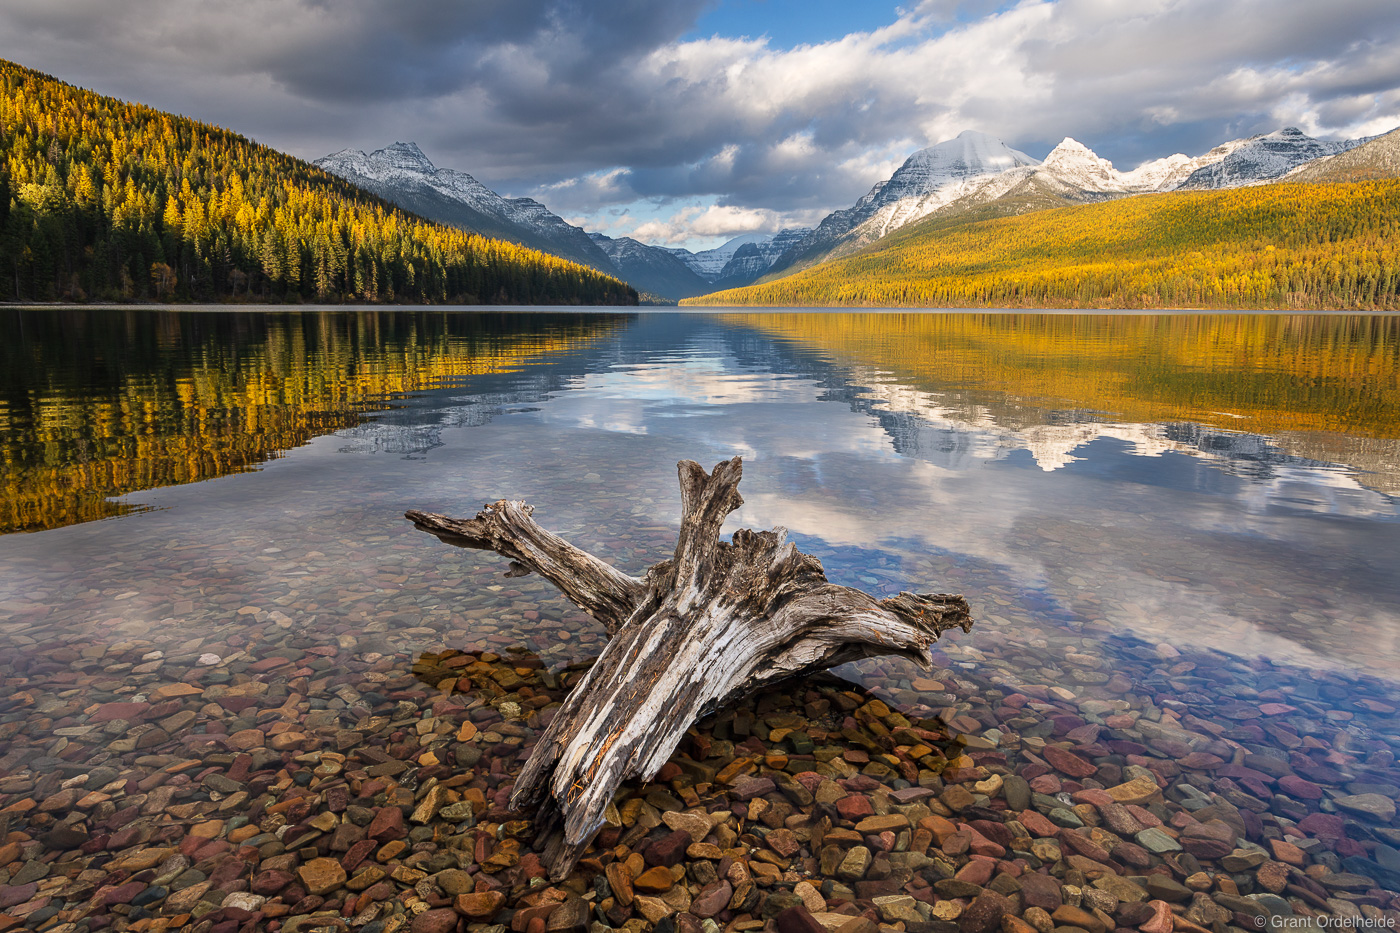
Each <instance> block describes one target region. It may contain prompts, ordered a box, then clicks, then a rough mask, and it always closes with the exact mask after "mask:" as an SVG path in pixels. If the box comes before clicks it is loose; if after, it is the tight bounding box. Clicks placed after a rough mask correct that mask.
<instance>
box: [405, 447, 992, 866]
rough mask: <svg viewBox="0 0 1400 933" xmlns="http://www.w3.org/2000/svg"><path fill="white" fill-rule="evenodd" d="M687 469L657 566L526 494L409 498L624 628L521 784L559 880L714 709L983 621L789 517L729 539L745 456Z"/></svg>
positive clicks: (429, 526) (446, 531)
mask: <svg viewBox="0 0 1400 933" xmlns="http://www.w3.org/2000/svg"><path fill="white" fill-rule="evenodd" d="M679 472H680V485H681V529H680V536H679V539H678V541H677V542H676V551H675V556H674V557H673V558H672V559H670V560H666V561H662V562H661V563H659V564H657V565H655V566H653V567H652V568H651V569H649V570H648V571H647V572H646V574H645V576H643V577H642V578H641V579H638V578H636V577H630V576H628V575H626V574H623V573H620V572H619V571H617V570H616V569H614V568H613V567H611V566H610V565H608V564H607V563H605V562H604V561H602V560H600V559H598V558H596V557H594V556H592V555H591V554H588V553H586V552H584V551H582V550H579V549H578V548H575V547H574V546H573V545H571V544H569V543H568V542H566V541H564V540H563V539H562V538H559V537H558V536H556V535H553V534H550V533H549V532H547V531H545V530H544V529H542V528H540V527H539V525H537V524H536V523H535V521H534V519H533V518H532V517H531V508H530V506H528V505H526V504H525V503H523V502H515V501H506V500H502V501H499V502H496V503H493V504H491V505H488V506H486V507H485V508H484V509H483V510H482V511H481V512H479V513H478V514H477V516H476V517H475V518H472V519H465V520H463V519H452V518H447V517H446V516H442V515H434V514H431V513H426V512H417V511H413V512H408V513H406V517H407V518H408V519H409V520H410V521H412V522H413V523H414V524H415V525H416V526H417V527H418V528H420V529H422V530H423V531H428V532H430V533H432V534H435V535H437V536H438V537H439V538H441V539H442V540H443V541H446V542H448V543H449V544H456V545H459V546H462V547H470V548H479V549H484V550H492V551H495V552H497V553H498V554H501V555H502V556H505V557H507V558H509V559H510V560H511V562H512V563H511V570H510V571H509V572H510V573H511V574H517V575H518V574H520V573H523V572H535V573H539V574H540V575H541V576H543V577H545V579H547V580H549V581H550V582H551V583H553V584H554V585H555V586H557V587H558V588H559V589H560V590H561V591H562V592H563V593H564V595H565V596H567V597H568V598H569V599H570V600H572V601H573V602H574V603H576V604H577V605H579V606H580V607H581V608H583V609H584V610H586V611H587V612H589V613H591V614H592V615H593V616H594V617H595V618H597V619H598V620H599V621H600V622H601V623H602V624H603V625H604V626H605V627H606V628H607V630H608V632H609V634H610V635H611V636H612V638H611V640H610V641H609V642H608V644H607V647H606V648H605V649H604V650H603V653H602V655H601V656H600V657H599V658H598V660H597V662H596V663H595V664H594V665H593V667H592V669H591V670H589V672H588V673H587V675H585V677H584V679H583V680H582V681H581V682H580V683H579V684H578V685H577V686H576V687H575V688H574V689H573V691H572V692H571V693H570V694H569V695H568V697H567V698H566V699H565V701H564V704H563V706H562V708H561V709H560V710H559V711H558V713H557V714H556V715H555V717H554V720H553V721H552V722H551V723H550V725H549V727H548V729H546V730H545V733H544V734H543V735H542V736H541V737H540V739H539V741H538V743H537V744H536V745H535V748H534V752H533V754H531V756H530V759H529V760H528V761H527V762H526V764H525V767H524V769H523V771H522V772H521V774H520V776H519V778H518V779H517V780H516V782H515V786H514V790H513V793H512V796H511V806H512V807H515V808H520V807H526V806H535V807H537V808H538V812H537V815H536V825H537V829H538V830H539V833H540V836H539V838H541V839H543V840H544V844H545V848H544V854H545V859H546V864H547V865H548V867H549V870H550V874H551V876H552V877H553V878H554V879H555V880H561V879H562V878H563V877H565V876H566V875H567V874H568V873H569V870H570V869H571V868H572V867H573V865H574V863H575V862H576V861H577V859H578V857H579V855H580V854H582V852H583V851H584V849H585V848H586V847H587V845H588V843H589V842H590V841H591V840H592V838H593V836H594V834H596V833H597V831H598V830H599V829H600V828H601V827H602V825H603V814H604V811H605V809H606V808H607V806H608V804H609V802H610V801H611V800H612V799H613V796H614V795H615V794H616V792H617V789H618V786H619V785H620V784H621V783H622V782H623V781H624V780H627V779H628V778H632V777H638V778H641V779H642V780H648V779H650V778H651V777H652V776H653V775H655V774H656V772H657V771H658V770H660V768H661V766H662V765H664V764H665V763H666V761H667V760H668V759H669V758H670V757H671V754H672V753H673V752H674V751H675V749H676V746H677V745H678V744H679V742H680V740H681V738H682V736H684V734H685V731H686V730H687V729H688V728H689V727H690V726H691V724H692V723H694V722H695V721H696V720H697V719H699V718H701V717H702V716H704V715H705V714H706V713H708V712H710V711H712V710H715V709H718V708H719V707H721V706H723V705H725V704H726V703H727V702H729V701H731V700H733V699H736V698H738V697H740V696H742V695H745V694H748V693H751V692H754V691H757V690H759V689H761V688H763V687H766V686H768V685H770V684H773V683H775V682H777V681H781V680H785V679H787V678H790V677H795V676H798V675H800V674H803V673H806V672H810V671H814V670H820V669H825V668H829V667H834V666H836V665H838V664H841V663H843V662H845V661H852V660H856V659H858V658H866V657H874V656H879V655H900V656H903V657H907V658H909V659H910V660H911V661H913V662H914V663H915V664H918V665H920V666H921V667H923V668H925V669H927V668H928V667H929V666H930V658H929V646H930V645H932V643H933V642H934V641H936V640H937V639H938V637H939V635H940V634H942V633H943V632H944V631H946V630H948V629H950V628H955V627H956V628H961V629H962V630H963V631H965V632H966V631H968V630H969V629H970V628H971V626H972V617H971V613H970V610H969V608H968V605H967V601H966V600H965V599H963V597H961V596H951V595H946V594H933V595H914V594H911V593H900V594H899V595H898V596H893V597H889V598H887V599H875V598H874V597H872V596H870V595H868V594H866V593H863V592H861V591H860V590H856V589H852V588H850V587H845V586H836V585H835V584H832V583H829V582H828V581H827V579H826V574H825V573H824V572H823V571H822V566H821V562H820V561H819V560H817V558H815V557H812V556H811V555H809V554H803V553H801V552H799V551H798V550H797V548H796V547H795V546H794V545H792V544H791V543H789V542H788V541H787V540H786V536H787V532H786V531H785V530H784V529H781V528H779V529H776V530H773V531H750V530H747V529H741V530H739V531H736V532H735V533H734V535H733V540H732V542H725V541H721V540H720V537H719V534H720V526H721V525H722V524H723V523H724V519H725V517H726V516H727V515H728V514H729V513H730V512H732V511H734V510H735V509H737V508H738V507H739V506H740V505H742V504H743V499H742V498H741V497H740V495H739V492H738V485H739V480H740V478H741V476H742V472H743V470H742V465H741V462H740V459H739V458H738V457H735V458H734V459H732V460H728V461H725V462H722V463H719V464H717V465H716V466H715V468H714V471H713V472H712V473H709V474H707V473H706V472H705V471H704V469H703V468H702V467H701V466H700V465H699V464H698V463H695V462H694V461H690V460H683V461H681V463H680V464H679Z"/></svg>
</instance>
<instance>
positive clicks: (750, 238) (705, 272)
mask: <svg viewBox="0 0 1400 933" xmlns="http://www.w3.org/2000/svg"><path fill="white" fill-rule="evenodd" d="M767 238H768V237H765V235H764V234H762V233H746V234H744V235H743V236H736V237H735V238H734V239H732V240H728V241H726V242H724V243H722V244H721V245H719V246H716V247H715V248H714V249H705V250H701V251H700V252H698V253H693V252H691V251H690V250H688V249H679V248H676V247H671V248H668V249H667V250H666V251H667V252H668V253H670V254H671V255H672V256H675V257H676V258H677V259H679V260H680V261H681V262H683V263H685V264H686V265H687V266H689V267H690V268H691V269H692V270H693V271H694V272H695V274H696V275H698V276H700V278H702V279H704V280H705V281H706V282H713V281H714V280H715V279H717V278H719V276H720V273H721V272H723V271H724V267H725V265H726V264H727V263H728V262H729V260H731V259H733V258H734V254H735V253H736V252H737V251H738V250H739V248H740V247H741V246H744V245H746V244H749V243H759V242H762V241H763V240H765V239H767Z"/></svg>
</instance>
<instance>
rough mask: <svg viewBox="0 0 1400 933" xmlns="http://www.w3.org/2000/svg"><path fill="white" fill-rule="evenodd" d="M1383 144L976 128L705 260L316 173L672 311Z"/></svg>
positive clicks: (1340, 169) (545, 216) (442, 197)
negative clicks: (1015, 221) (1099, 149)
mask: <svg viewBox="0 0 1400 933" xmlns="http://www.w3.org/2000/svg"><path fill="white" fill-rule="evenodd" d="M1371 141H1372V140H1371V139H1354V140H1343V141H1328V140H1319V139H1314V138H1312V137H1310V136H1308V135H1307V134H1305V133H1303V132H1302V131H1301V130H1299V129H1296V128H1293V127H1288V128H1285V129H1282V130H1279V131H1277V132H1274V133H1268V134H1263V135H1258V136H1252V137H1248V138H1245V139H1236V140H1231V141H1229V142H1226V143H1222V144H1221V145H1219V146H1216V147H1214V148H1212V149H1211V150H1209V151H1208V152H1206V153H1203V154H1202V155H1199V156H1195V157H1189V156H1186V155H1184V154H1181V153H1177V154H1174V155H1170V156H1167V157H1165V158H1161V159H1156V160H1154V161H1151V162H1147V163H1144V164H1143V165H1140V166H1138V167H1137V168H1135V169H1133V170H1131V171H1119V170H1118V169H1116V168H1115V167H1114V166H1113V164H1112V163H1111V162H1109V161H1107V160H1106V159H1103V158H1100V157H1099V156H1098V155H1097V154H1095V153H1094V152H1093V151H1092V150H1091V149H1089V148H1088V147H1087V146H1085V145H1083V144H1082V143H1080V142H1078V141H1077V140H1074V139H1070V138H1068V137H1067V138H1065V139H1064V141H1062V142H1061V143H1060V144H1059V145H1058V146H1056V147H1055V148H1054V149H1053V150H1051V152H1050V153H1049V154H1048V155H1047V156H1046V157H1045V159H1043V160H1040V159H1036V158H1034V157H1033V156H1031V155H1028V154H1027V153H1024V152H1020V151H1018V150H1016V149H1013V148H1011V147H1009V146H1007V145H1006V144H1005V143H1003V142H1002V141H1001V140H999V139H997V138H996V137H994V136H990V135H988V134H985V133H978V132H975V131H967V132H964V133H961V134H959V135H958V136H957V137H955V138H954V139H950V140H946V141H944V142H941V143H938V144H937V145H934V146H930V147H928V148H926V149H921V150H919V151H918V152H916V153H914V154H913V155H911V156H910V157H909V158H908V159H907V160H906V161H905V162H904V164H903V165H901V166H900V168H899V169H898V170H897V171H896V172H895V173H894V174H893V175H892V176H891V177H890V178H888V179H886V180H885V181H882V182H879V183H878V184H876V185H875V186H874V187H872V188H871V189H870V191H869V192H867V193H866V194H865V195H864V196H863V197H861V198H860V199H859V200H857V201H856V203H855V204H853V205H852V206H851V207H849V208H845V209H843V210H838V211H834V212H832V213H831V214H829V215H827V217H826V218H824V219H823V220H822V221H821V223H820V224H818V225H817V226H816V227H814V228H810V229H806V228H795V229H785V230H780V231H778V232H777V233H772V234H748V235H745V236H741V237H736V238H734V239H732V240H730V241H728V242H727V243H725V244H723V245H722V246H719V247H716V248H715V249H711V250H705V251H702V252H692V251H691V250H687V249H675V248H667V247H663V246H657V245H652V244H648V243H643V242H640V241H638V240H636V239H633V238H631V237H616V238H614V237H609V236H606V235H604V234H601V233H590V232H587V231H585V230H583V229H582V228H580V227H578V226H575V225H573V224H570V223H568V222H567V221H565V220H564V219H563V218H561V217H559V216H558V215H557V214H554V213H552V212H551V211H550V210H549V209H548V208H547V207H546V206H545V205H543V204H541V203H539V202H538V201H535V200H533V199H530V198H504V197H501V196H500V195H498V194H497V193H496V192H494V191H492V190H491V189H490V188H488V187H487V186H486V185H483V184H482V183H481V182H479V181H477V180H476V179H475V178H473V177H472V176H471V175H469V174H467V173H465V172H461V171H457V170H454V169H450V168H438V167H437V166H435V165H434V164H433V163H432V161H431V160H430V159H429V158H428V157H427V156H426V155H425V154H424V153H423V152H422V150H421V149H420V148H419V147H418V146H417V145H416V144H414V143H411V142H409V143H404V142H396V143H394V144H392V145H390V146H387V147H385V148H383V149H379V150H376V151H374V152H371V153H365V152H361V151H359V150H354V149H346V150H343V151H341V152H337V153H333V154H331V155H328V156H326V157H324V158H322V159H318V160H317V161H316V165H318V166H320V167H321V168H323V169H325V170H327V171H329V172H331V173H333V174H335V175H339V176H340V177H342V178H344V179H346V180H348V181H350V182H352V183H354V184H355V185H357V186H359V187H362V188H365V189H367V190H369V191H372V192H374V193H375V194H377V195H379V196H380V197H383V198H385V199H386V200H389V201H392V202H394V203H396V204H399V205H400V206H402V207H404V208H406V209H408V210H411V211H413V212H415V213H417V214H420V215H422V216H424V217H427V218H429V219H432V220H436V221H438V222H440V223H446V224H452V225H454V226H459V227H462V228H464V229H468V230H472V231H475V232H478V233H481V234H483V235H485V236H491V237H498V238H503V239H507V240H510V241H512V242H515V243H519V244H521V245H523V246H528V247H530V248H532V249H538V250H542V251H544V252H549V253H553V254H555V255H557V256H560V257H562V258H566V259H570V260H573V261H575V262H580V263H583V264H584V265H587V266H590V267H592V268H594V269H597V270H598V271H600V272H603V273H605V274H607V275H611V276H615V277H617V278H620V279H622V280H624V281H626V282H628V283H629V284H631V285H632V286H633V287H634V288H636V289H637V290H638V291H639V292H640V293H642V295H643V298H644V300H647V299H649V300H652V301H661V302H670V301H677V300H683V299H687V298H695V297H698V296H704V295H709V294H714V293H717V292H723V291H728V290H732V289H737V288H742V287H744V286H748V285H751V284H754V283H760V284H762V283H767V282H773V281H777V280H779V279H781V278H783V277H785V276H789V275H793V274H795V273H798V272H800V271H802V270H804V269H808V268H811V267H813V266H816V265H819V264H821V263H824V262H828V261H831V260H835V259H840V258H842V257H846V256H850V255H853V254H855V253H857V252H859V251H861V250H863V249H866V248H868V247H870V246H871V245H872V244H875V243H878V242H880V241H881V240H883V239H884V238H885V237H888V236H889V235H890V234H892V233H894V232H895V231H897V230H901V229H903V228H905V227H908V226H910V225H911V224H916V223H919V222H922V221H926V220H929V219H931V218H940V219H942V220H949V219H952V218H958V217H965V218H967V219H969V220H970V219H986V218H988V217H995V216H1012V215H1018V214H1025V213H1029V212H1033V211H1040V210H1047V209H1052V208H1057V207H1065V206H1069V205H1075V204H1090V203H1095V202H1100V201H1109V200H1117V199H1122V198H1128V197H1132V196H1135V195H1142V194H1159V193H1165V192H1170V191H1216V190H1224V189H1231V188H1240V187H1248V186H1253V185H1260V184H1265V183H1269V182H1274V181H1278V180H1280V179H1283V178H1285V177H1286V178H1288V179H1289V180H1298V181H1320V180H1323V176H1324V175H1326V176H1327V178H1328V179H1329V180H1357V179H1358V178H1361V177H1366V178H1374V177H1393V176H1395V175H1396V174H1397V173H1400V166H1397V165H1395V164H1391V163H1388V162H1384V161H1383V160H1382V162H1380V163H1378V162H1377V161H1376V159H1375V157H1374V156H1365V157H1363V159H1362V162H1364V166H1362V164H1361V162H1357V164H1356V165H1352V163H1346V162H1336V160H1337V159H1339V158H1341V157H1343V156H1345V155H1346V154H1347V153H1350V152H1352V151H1354V150H1356V149H1357V148H1358V147H1361V146H1363V145H1364V144H1366V143H1368V142H1371ZM1353 161H1356V160H1353ZM1329 164H1332V168H1327V167H1326V166H1328V165H1329ZM1359 166H1360V167H1359ZM1309 172H1311V173H1312V174H1311V175H1309V174H1308V173H1309ZM1290 173H1291V174H1290ZM1343 176H1345V177H1343Z"/></svg>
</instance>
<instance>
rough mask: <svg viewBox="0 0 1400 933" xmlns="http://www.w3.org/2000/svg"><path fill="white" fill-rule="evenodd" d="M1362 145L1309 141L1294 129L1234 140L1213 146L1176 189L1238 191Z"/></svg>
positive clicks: (1356, 142) (1364, 140)
mask: <svg viewBox="0 0 1400 933" xmlns="http://www.w3.org/2000/svg"><path fill="white" fill-rule="evenodd" d="M1370 138H1374V137H1368V139H1370ZM1366 141H1367V139H1347V140H1339V141H1329V140H1323V139H1313V138H1312V137H1311V136H1309V135H1307V134H1306V133H1304V132H1303V131H1302V130H1300V129H1298V128H1297V127H1294V126H1289V127H1285V128H1284V129H1281V130H1277V131H1276V132H1273V133H1266V134H1263V135H1260V136H1251V137H1249V138H1248V139H1236V140H1232V141H1231V142H1228V143H1225V144H1224V145H1221V146H1216V147H1215V148H1214V149H1212V150H1211V151H1210V152H1208V153H1206V154H1205V156H1202V159H1209V160H1210V161H1208V162H1206V164H1204V165H1202V166H1201V167H1200V168H1197V169H1196V170H1195V171H1193V172H1192V173H1191V174H1190V176H1188V177H1187V178H1186V179H1185V181H1183V182H1182V183H1181V185H1180V187H1181V188H1183V189H1200V188H1238V187H1240V186H1242V185H1254V184H1258V183H1260V182H1264V181H1272V180H1273V179H1275V178H1278V177H1280V176H1282V175H1285V174H1287V173H1288V172H1290V171H1292V170H1293V169H1295V168H1297V167H1298V166H1300V165H1303V164H1305V163H1308V162H1311V161H1313V160H1314V159H1320V158H1322V157H1324V156H1330V155H1336V154H1338V153H1341V152H1346V151H1347V150H1349V149H1355V148H1356V147H1357V146H1359V145H1361V144H1362V143H1364V142H1366Z"/></svg>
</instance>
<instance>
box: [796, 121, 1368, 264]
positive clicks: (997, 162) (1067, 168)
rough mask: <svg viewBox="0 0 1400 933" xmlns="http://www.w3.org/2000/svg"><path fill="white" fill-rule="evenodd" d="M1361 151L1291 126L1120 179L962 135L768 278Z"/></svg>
mask: <svg viewBox="0 0 1400 933" xmlns="http://www.w3.org/2000/svg"><path fill="white" fill-rule="evenodd" d="M1364 142H1366V140H1346V141H1339V142H1332V141H1326V140H1318V139H1313V138H1312V137H1310V136H1308V135H1306V134H1304V133H1303V132H1302V131H1301V130H1299V129H1296V128H1294V127H1288V128H1286V129H1282V130H1279V131H1277V132H1274V133H1268V134H1264V135H1259V136H1252V137H1249V138H1248V139H1236V140H1232V141H1231V142H1227V143H1224V144H1222V145H1219V146H1216V147H1215V148H1214V149H1211V150H1210V151H1209V152H1207V153H1205V154H1203V155H1200V156H1196V157H1194V158H1192V157H1189V156H1186V155H1184V154H1182V153H1176V154H1174V155H1170V156H1167V157H1165V158H1162V159H1155V160H1153V161H1150V162H1145V163H1143V164H1142V165H1139V166H1138V167H1137V168H1135V169H1133V170H1132V171H1127V172H1121V171H1119V170H1117V169H1116V168H1114V166H1113V163H1112V162H1109V161H1108V160H1107V159H1104V158H1101V157H1100V156H1098V155H1097V154H1096V153H1094V151H1093V150H1091V149H1089V148H1088V147H1087V146H1085V145H1084V144H1083V143H1080V142H1079V141H1078V140H1075V139H1072V138H1070V137H1065V139H1064V140H1063V141H1062V142H1061V143H1060V144H1059V145H1057V146H1056V147H1055V148H1054V149H1053V150H1051V152H1050V154H1049V155H1047V156H1046V157H1045V160H1044V161H1043V162H1040V161H1037V160H1036V159H1034V158H1032V157H1031V156H1028V155H1026V154H1025V153H1024V152H1019V151H1017V150H1015V149H1012V148H1010V147H1009V146H1007V145H1005V144H1004V143H1002V142H1001V140H999V139H996V138H995V137H993V136H988V135H986V134H985V133H975V132H971V131H968V132H964V133H962V134H960V135H959V136H958V137H957V138H955V139H950V140H947V141H945V142H941V143H939V144H937V145H936V146H931V147H929V148H928V149H923V150H920V151H919V152H916V153H914V154H913V155H912V156H910V157H909V159H908V161H906V162H905V163H904V165H902V166H901V167H900V168H899V170H898V171H896V172H895V173H894V174H893V175H892V176H890V178H889V179H888V180H886V181H883V182H879V183H878V184H876V185H875V186H874V187H873V188H871V189H870V191H869V192H868V193H867V194H866V195H865V196H864V197H863V198H861V199H860V200H859V201H857V202H856V203H855V204H854V205H853V206H851V207H849V208H847V209H845V210H841V211H835V212H834V213H831V214H828V215H827V217H826V218H825V219H824V220H823V221H822V222H821V224H820V225H818V226H817V228H816V229H815V230H813V231H812V232H811V233H810V234H808V235H807V236H806V237H804V238H802V239H801V240H800V241H798V242H797V243H795V244H794V245H793V246H792V248H791V249H789V250H788V251H787V252H785V253H784V254H783V255H782V256H780V257H778V259H777V260H776V261H775V262H774V263H773V264H772V265H771V267H770V269H769V270H768V272H769V273H773V272H782V271H796V270H797V269H800V268H804V267H806V266H810V265H814V264H816V263H818V262H822V261H825V260H827V259H832V258H836V257H839V256H843V255H847V254H849V253H852V252H854V251H856V250H857V249H860V248H861V247H863V246H865V245H867V244H869V243H872V242H874V241H876V240H879V239H881V238H882V237H885V236H888V235H889V234H890V233H892V232H894V231H895V230H898V229H899V228H901V227H905V226H908V225H909V224H911V223H914V222H915V221H919V220H923V219H924V218H926V217H930V216H932V215H935V214H951V213H954V212H967V211H972V210H975V209H979V208H985V209H986V210H990V211H992V212H993V213H996V214H1008V213H1023V212H1025V211H1029V210H1041V209H1044V208H1049V207H1059V206H1062V205H1066V204H1076V203H1083V202H1086V201H1096V200H1103V199H1106V198H1119V197H1127V196H1129V195H1134V194H1144V193H1149V192H1160V191H1174V190H1176V189H1178V188H1233V187H1238V186H1242V185H1251V184H1261V183H1263V182H1267V181H1272V180H1275V179H1277V178H1279V177H1280V176H1282V175H1284V174H1285V173H1287V172H1289V171H1290V170H1292V169H1294V168H1296V167H1297V166H1299V165H1303V164H1307V163H1309V162H1311V161H1313V160H1316V159H1319V158H1325V157H1327V156H1330V155H1334V154H1336V153H1342V152H1346V151H1348V150H1350V149H1353V148H1355V147H1356V146H1358V145H1360V144H1362V143H1364Z"/></svg>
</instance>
